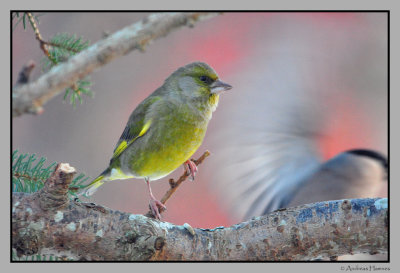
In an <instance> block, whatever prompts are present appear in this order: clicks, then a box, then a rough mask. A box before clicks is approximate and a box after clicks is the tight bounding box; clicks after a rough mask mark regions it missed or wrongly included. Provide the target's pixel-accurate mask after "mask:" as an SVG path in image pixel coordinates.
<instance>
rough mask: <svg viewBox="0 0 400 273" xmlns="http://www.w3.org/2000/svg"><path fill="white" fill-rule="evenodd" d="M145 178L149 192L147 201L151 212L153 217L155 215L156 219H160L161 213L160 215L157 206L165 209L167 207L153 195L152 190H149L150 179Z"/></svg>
mask: <svg viewBox="0 0 400 273" xmlns="http://www.w3.org/2000/svg"><path fill="white" fill-rule="evenodd" d="M145 180H146V183H147V187H148V189H149V193H150V201H149V203H150V209H151V212H152V213H153V215H154V217H156V219H158V220H161V215H160V211H159V209H158V208H164V209H167V207H166V206H165V205H164V204H163V203H161V202H160V201H158V200H157V199H156V198H155V197H154V195H153V192H152V191H151V187H150V179H148V178H145Z"/></svg>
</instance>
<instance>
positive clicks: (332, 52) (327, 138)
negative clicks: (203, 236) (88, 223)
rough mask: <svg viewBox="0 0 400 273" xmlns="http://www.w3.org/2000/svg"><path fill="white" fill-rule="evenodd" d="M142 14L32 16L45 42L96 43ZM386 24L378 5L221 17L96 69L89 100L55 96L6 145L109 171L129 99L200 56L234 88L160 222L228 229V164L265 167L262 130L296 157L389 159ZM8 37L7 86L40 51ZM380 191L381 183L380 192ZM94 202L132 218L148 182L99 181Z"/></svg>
mask: <svg viewBox="0 0 400 273" xmlns="http://www.w3.org/2000/svg"><path fill="white" fill-rule="evenodd" d="M147 15H148V14H147V13H46V14H44V15H43V16H41V17H40V18H39V19H40V24H39V29H40V32H41V34H42V36H43V38H44V39H45V40H49V39H50V38H51V37H52V36H54V35H55V34H57V33H63V32H67V33H70V34H76V35H77V36H82V37H84V38H85V39H87V40H90V41H91V43H92V44H93V43H95V42H96V41H98V40H100V39H102V37H103V35H104V33H113V32H115V31H117V30H120V29H121V28H123V27H125V26H127V25H130V24H132V23H134V22H136V21H138V20H141V19H142V18H144V17H145V16H147ZM387 27H388V26H387V14H386V13H372V12H370V13H350V12H345V13H336V12H334V13H329V12H327V13H307V12H304V13H303V12H302V13H292V12H287V13H285V12H271V13H262V12H256V13H241V12H240V13H225V14H223V15H220V16H217V17H215V18H212V19H210V20H207V21H204V22H200V23H198V24H196V25H195V27H194V28H184V29H180V30H178V31H175V32H173V33H171V34H169V35H168V36H167V37H164V38H160V39H158V40H156V41H155V42H154V43H153V44H152V45H150V46H149V47H148V48H147V50H146V52H144V53H141V52H138V51H134V52H132V53H130V54H128V55H126V56H124V57H122V58H117V59H115V60H114V61H113V62H111V63H110V64H108V65H106V66H104V67H102V68H101V69H99V70H97V71H95V72H94V73H93V74H92V75H91V80H92V82H93V85H92V87H91V89H92V91H93V92H94V93H95V96H94V98H84V102H83V104H82V105H79V104H78V105H77V107H76V108H75V109H74V108H73V107H72V106H71V105H70V104H69V103H65V102H63V95H59V96H57V97H55V98H54V99H52V100H51V101H50V102H49V103H47V104H46V105H45V106H44V109H45V111H44V113H43V114H41V115H39V116H31V115H23V116H21V117H18V118H14V119H13V126H12V130H13V131H12V132H13V135H12V137H13V149H18V150H19V151H20V152H21V153H36V154H37V155H38V156H39V157H40V156H44V157H46V158H47V159H48V161H47V162H48V163H49V164H50V163H52V162H54V161H56V162H67V163H69V164H70V165H72V166H73V167H75V168H76V169H77V171H78V172H83V173H85V174H86V175H88V176H91V177H92V178H94V177H96V176H97V175H98V174H100V173H101V172H102V171H103V170H104V169H105V168H106V167H107V165H108V162H109V159H110V157H111V156H112V153H113V150H114V147H115V144H116V142H117V141H118V139H119V137H120V135H121V133H122V131H123V129H124V128H125V125H126V122H127V120H128V117H129V115H130V113H131V112H132V110H133V109H134V108H135V107H136V105H137V104H138V103H140V102H141V101H142V100H143V99H144V98H145V97H147V96H148V95H149V94H150V93H151V92H153V91H154V90H155V89H156V88H157V87H159V86H160V85H162V83H163V81H164V79H165V78H166V77H167V76H168V75H170V74H171V73H172V72H173V71H174V70H175V69H177V68H178V67H180V66H182V65H185V64H188V63H190V62H193V61H203V62H206V63H208V64H209V65H211V66H212V67H213V68H214V69H215V70H216V71H217V73H218V74H219V76H220V78H221V79H222V80H223V81H225V82H227V83H229V84H231V85H232V86H233V89H232V90H230V91H228V92H226V93H224V94H223V95H222V97H221V98H220V102H219V107H218V109H217V111H216V112H215V113H214V115H213V119H212V120H211V122H210V125H209V127H208V131H207V134H206V138H205V141H204V142H203V145H202V146H201V147H200V148H199V150H198V151H197V152H196V153H195V155H194V156H193V157H194V158H198V157H199V156H200V155H201V154H202V153H203V152H204V151H205V150H209V151H210V152H211V156H210V157H209V158H207V159H206V160H205V161H204V162H203V164H201V165H200V166H199V172H198V174H197V176H196V180H195V182H194V183H192V182H190V181H186V182H185V183H184V184H183V185H181V187H180V188H179V189H178V191H177V192H176V193H175V194H174V196H173V197H172V198H171V199H170V200H169V201H168V203H167V207H168V210H167V211H166V212H165V213H164V214H163V220H164V221H167V222H171V223H174V224H183V223H185V222H186V223H190V225H191V226H192V227H202V228H213V227H216V226H221V225H223V226H229V225H232V224H235V223H237V222H238V221H241V220H242V218H243V213H244V211H242V210H241V209H240V201H241V199H240V194H239V195H237V193H240V190H239V188H240V183H230V182H232V180H231V179H232V177H230V176H229V174H230V173H231V170H232V168H235V169H238V168H239V169H240V170H241V171H242V173H244V174H245V173H246V171H251V169H246V168H248V167H249V165H251V166H252V167H253V168H254V167H257V166H259V165H260V166H261V165H262V164H260V162H261V163H262V161H263V160H264V157H263V156H262V154H263V152H264V153H265V152H268V151H269V149H270V148H271V147H275V146H276V144H271V143H269V144H268V145H269V146H268V147H267V148H265V150H264V148H263V147H260V145H258V144H259V143H261V142H262V141H263V140H265V135H269V136H273V140H274V141H277V143H279V142H280V141H282V140H284V139H287V138H288V137H289V138H291V139H294V140H295V141H294V142H291V145H292V146H293V147H295V148H293V147H291V148H290V149H294V150H288V149H289V148H282V150H283V151H286V152H287V151H290V153H289V156H287V157H286V158H290V157H291V156H292V155H293V157H292V160H294V159H295V160H297V161H298V162H302V163H303V165H307V162H308V160H310V158H314V157H315V158H319V159H320V160H322V161H323V160H328V159H330V158H332V157H333V156H335V155H336V154H338V153H340V152H342V151H344V150H347V149H351V148H360V147H362V148H368V149H374V150H377V151H379V152H381V153H382V154H384V155H387V147H388V146H387V145H388V143H387V130H388V128H387V125H388V120H387V110H388V109H387V102H388V97H387V96H388V90H387V86H388V84H387V73H388V72H387V54H388V52H387V42H388V41H387ZM12 38H13V40H12V49H13V51H12V54H13V56H12V60H13V61H12V75H13V83H15V81H16V79H17V76H18V73H19V71H20V70H21V68H22V66H23V65H25V64H26V63H27V62H28V61H29V60H33V61H34V62H35V63H36V65H37V67H36V68H35V69H34V71H33V73H32V80H34V79H36V78H38V77H39V76H40V75H41V69H40V65H39V64H40V60H41V59H42V58H43V53H42V51H41V50H40V48H39V44H38V42H37V41H36V40H35V36H34V33H33V31H32V29H31V28H30V27H29V26H28V27H27V30H26V31H24V30H23V28H22V26H21V25H20V26H18V27H17V28H16V29H15V30H14V32H13V37H12ZM62 94H63V93H62ZM299 136H300V137H299ZM253 144H257V145H253ZM285 149H286V150H285ZM296 149H298V150H299V151H297V150H296ZM300 150H301V151H300ZM292 151H293V152H292ZM271 154H273V153H271ZM303 156H304V157H303ZM303 158H304V160H303ZM249 159H252V160H253V161H248V160H249ZM246 160H247V161H246ZM241 161H243V164H241ZM238 163H239V164H238ZM264 163H265V162H264ZM258 164H259V165H258ZM264 165H265V164H264ZM300 169H301V168H300ZM182 173H183V168H182V167H181V168H179V169H177V170H176V171H175V172H173V173H172V174H171V175H169V176H168V177H165V178H163V179H161V180H158V181H154V182H153V183H152V189H153V193H154V195H155V196H156V197H157V198H159V199H160V198H161V197H162V195H163V194H164V193H165V192H166V191H167V190H168V187H169V185H168V179H169V178H175V179H176V178H178V177H179V176H180V175H181V174H182ZM241 181H243V183H245V182H246V179H242V180H241ZM236 182H237V181H236ZM235 194H236V195H235ZM384 195H386V193H385V191H384V190H379V191H377V193H376V196H384ZM376 196H371V197H376ZM91 201H92V202H95V203H99V204H101V205H104V206H106V207H110V208H112V209H115V210H121V211H125V212H130V213H136V214H143V213H145V212H147V210H148V192H147V188H146V184H145V183H144V180H137V179H129V180H120V181H113V182H110V183H106V184H105V185H103V186H102V187H101V188H100V189H99V190H98V191H97V192H96V194H95V195H94V196H93V198H92V199H91ZM304 203H307V202H306V200H305V202H304Z"/></svg>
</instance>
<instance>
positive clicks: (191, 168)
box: [184, 160, 197, 181]
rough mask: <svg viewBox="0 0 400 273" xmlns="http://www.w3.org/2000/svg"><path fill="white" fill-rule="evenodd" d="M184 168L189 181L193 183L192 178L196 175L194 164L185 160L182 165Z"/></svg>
mask: <svg viewBox="0 0 400 273" xmlns="http://www.w3.org/2000/svg"><path fill="white" fill-rule="evenodd" d="M184 167H185V170H186V173H187V174H188V175H189V180H191V181H194V177H195V176H196V173H197V166H196V163H194V162H193V161H192V160H187V161H186V162H185V163H184Z"/></svg>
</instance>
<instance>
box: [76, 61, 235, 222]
mask: <svg viewBox="0 0 400 273" xmlns="http://www.w3.org/2000/svg"><path fill="white" fill-rule="evenodd" d="M231 88H232V87H231V86H230V85H229V84H227V83H224V82H222V81H221V80H219V77H218V75H217V73H216V72H215V71H214V69H212V68H211V67H210V66H209V65H207V64H205V63H202V62H194V63H191V64H188V65H186V66H183V67H181V68H179V69H177V70H176V71H175V72H173V73H172V74H171V75H170V76H169V77H168V78H167V79H166V80H165V82H164V84H163V85H162V86H161V87H159V88H158V89H157V90H155V91H154V92H153V93H152V94H151V95H150V96H148V97H147V98H146V99H145V100H143V101H142V102H141V103H140V104H139V105H138V106H137V107H136V109H135V110H134V111H133V112H132V114H131V116H130V117H129V120H128V123H127V125H126V127H125V130H124V132H123V133H122V135H121V137H120V139H119V141H118V143H117V145H116V148H115V150H114V154H113V156H112V158H111V160H110V164H109V166H108V167H107V169H106V170H105V171H103V172H102V173H101V174H100V175H99V176H98V177H97V178H96V179H94V180H93V181H92V182H91V183H90V184H88V185H87V187H88V188H87V189H86V190H85V192H84V195H85V196H90V195H92V194H93V193H94V192H95V190H96V189H98V188H99V187H100V186H101V185H102V184H103V183H104V182H106V181H112V180H116V179H128V178H144V179H145V181H146V183H147V185H148V190H149V193H150V208H151V210H152V212H153V215H154V216H155V217H156V218H158V219H160V218H161V216H160V214H159V207H164V208H165V206H164V205H163V204H162V203H161V202H160V201H158V200H157V199H156V198H155V197H154V196H153V194H152V192H151V187H150V181H153V180H157V179H160V178H162V177H164V176H166V175H168V174H169V173H171V172H172V171H174V170H175V169H176V168H178V167H179V166H180V165H182V164H184V166H185V169H186V170H187V171H189V172H190V174H191V177H192V179H194V176H195V173H196V171H197V168H196V165H195V164H194V163H193V162H192V161H190V157H191V156H192V155H193V153H194V152H195V151H196V150H197V149H198V148H199V146H200V145H201V143H202V141H203V138H204V135H205V133H206V130H207V125H208V122H209V121H210V119H211V116H212V112H214V111H215V109H216V108H217V105H218V100H219V95H220V94H221V93H222V92H224V91H226V90H229V89H231Z"/></svg>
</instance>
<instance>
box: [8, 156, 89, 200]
mask: <svg viewBox="0 0 400 273" xmlns="http://www.w3.org/2000/svg"><path fill="white" fill-rule="evenodd" d="M11 159H12V161H11V162H12V191H13V192H24V193H34V192H37V191H39V190H40V189H42V188H43V186H44V182H45V181H46V180H47V179H49V178H50V176H51V174H52V172H53V171H54V169H55V167H56V166H57V163H56V162H53V163H52V164H50V165H49V166H47V167H44V165H45V162H46V158H44V157H41V158H40V159H39V160H38V161H37V159H38V158H37V157H36V155H35V154H31V155H29V154H18V150H15V151H14V152H13V154H12V156H11ZM88 179H89V177H87V176H86V175H84V174H82V173H81V174H79V175H78V176H77V177H75V178H74V179H73V180H72V182H71V185H70V188H69V189H68V194H69V196H70V198H72V197H76V196H77V195H76V189H80V188H81V187H82V184H84V183H85V182H86V181H87V180H88Z"/></svg>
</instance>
